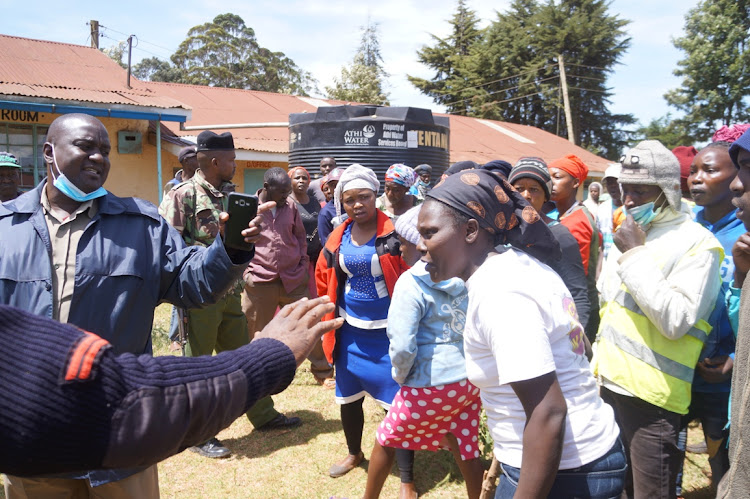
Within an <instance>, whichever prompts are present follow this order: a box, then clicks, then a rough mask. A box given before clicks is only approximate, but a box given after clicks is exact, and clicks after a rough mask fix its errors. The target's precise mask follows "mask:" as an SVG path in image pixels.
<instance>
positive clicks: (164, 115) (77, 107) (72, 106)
mask: <svg viewBox="0 0 750 499" xmlns="http://www.w3.org/2000/svg"><path fill="white" fill-rule="evenodd" d="M0 108H2V109H15V110H20V111H42V112H48V113H54V114H69V113H84V114H90V115H92V116H100V117H109V118H126V119H140V120H159V121H175V122H178V123H184V122H186V121H188V120H189V119H191V117H192V110H191V109H185V108H176V107H174V108H161V107H151V106H132V105H124V104H97V103H90V104H89V105H86V106H82V105H81V102H80V101H68V100H60V99H50V98H39V97H24V96H19V95H7V94H0Z"/></svg>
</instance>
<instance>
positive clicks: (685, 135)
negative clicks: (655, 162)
mask: <svg viewBox="0 0 750 499" xmlns="http://www.w3.org/2000/svg"><path fill="white" fill-rule="evenodd" d="M686 125H687V123H686V122H685V121H684V120H682V119H672V116H671V115H670V114H667V115H666V116H662V117H661V118H654V119H653V120H651V122H650V123H649V124H648V125H646V126H642V127H640V128H639V129H638V130H636V132H635V134H634V136H633V138H632V140H631V144H630V145H631V146H634V145H635V144H637V143H638V142H640V141H641V140H658V141H659V142H661V143H662V144H664V145H665V146H666V147H667V149H670V150H671V149H674V148H675V147H677V146H686V145H691V144H693V143H695V141H694V140H693V137H692V136H691V135H690V132H689V130H688V128H687V126H686Z"/></svg>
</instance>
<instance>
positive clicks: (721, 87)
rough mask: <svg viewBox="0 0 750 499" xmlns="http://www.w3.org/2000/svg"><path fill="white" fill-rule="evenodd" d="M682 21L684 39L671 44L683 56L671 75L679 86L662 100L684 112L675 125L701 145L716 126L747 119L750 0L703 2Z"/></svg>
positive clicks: (749, 87)
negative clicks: (677, 78) (681, 125)
mask: <svg viewBox="0 0 750 499" xmlns="http://www.w3.org/2000/svg"><path fill="white" fill-rule="evenodd" d="M685 20H686V22H685V36H682V37H680V38H677V39H675V40H674V42H673V43H674V45H675V47H677V48H679V49H681V50H683V51H685V58H684V59H682V60H681V61H679V62H678V63H677V64H678V66H679V68H678V69H676V70H675V71H674V74H675V75H677V76H681V77H683V79H682V86H681V87H680V88H677V89H674V90H671V91H669V92H668V93H667V94H666V95H665V96H664V97H665V98H666V99H667V102H669V104H670V105H672V106H674V107H675V108H677V109H680V110H682V111H685V113H686V115H685V116H684V118H682V119H681V121H682V122H684V123H685V124H686V127H687V129H688V132H689V134H690V136H691V137H692V138H693V139H694V140H696V141H701V140H706V139H708V138H709V137H710V136H711V134H712V133H713V131H714V130H715V129H716V128H718V127H720V126H721V125H729V124H731V123H735V122H739V121H748V120H750V109H748V99H747V96H748V95H749V94H750V45H748V41H747V39H748V36H749V35H750V1H749V0H703V1H701V2H700V3H698V5H697V6H696V7H695V8H693V9H691V10H690V11H689V12H688V14H687V16H686V18H685Z"/></svg>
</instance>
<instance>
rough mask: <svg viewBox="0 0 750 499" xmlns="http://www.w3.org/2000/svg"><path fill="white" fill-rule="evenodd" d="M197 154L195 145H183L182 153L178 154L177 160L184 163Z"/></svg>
mask: <svg viewBox="0 0 750 499" xmlns="http://www.w3.org/2000/svg"><path fill="white" fill-rule="evenodd" d="M195 154H196V152H195V146H187V147H183V148H182V150H180V154H178V155H177V161H179V162H180V163H182V162H183V161H185V160H186V159H188V158H194V157H195Z"/></svg>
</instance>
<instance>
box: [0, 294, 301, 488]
mask: <svg viewBox="0 0 750 499" xmlns="http://www.w3.org/2000/svg"><path fill="white" fill-rule="evenodd" d="M0 345H2V348H0V449H2V451H0V471H1V472H6V473H10V474H14V475H40V474H50V473H60V472H66V471H76V470H84V469H100V468H118V467H126V466H127V467H131V466H145V465H150V464H153V463H156V462H158V461H160V460H162V459H165V458H167V457H169V456H171V455H173V454H175V453H178V452H180V451H182V450H183V449H185V448H187V447H190V446H193V445H196V444H200V443H202V442H204V441H206V440H207V439H209V438H210V437H212V436H214V435H215V434H216V433H217V432H218V431H220V430H221V429H223V428H226V427H227V426H229V425H230V424H231V423H232V422H233V421H234V420H235V419H236V418H237V417H239V416H240V415H241V414H243V413H244V412H246V411H247V410H248V409H249V408H250V407H251V406H252V405H253V404H254V403H255V402H256V401H257V400H258V399H260V398H262V397H264V396H267V395H270V394H274V393H279V392H280V391H282V390H284V389H285V388H286V387H287V386H288V385H289V383H291V381H292V379H293V378H294V372H295V369H296V363H295V360H294V355H293V354H292V352H291V350H290V349H289V348H288V347H287V346H286V345H284V344H283V343H281V342H279V341H276V340H272V339H260V340H256V341H253V342H251V343H250V344H248V345H245V346H244V347H242V348H239V349H237V350H234V351H231V352H223V353H220V354H219V355H216V356H213V357H210V356H206V357H192V358H188V357H171V356H167V357H151V356H149V355H141V356H136V355H132V354H123V355H119V356H118V355H115V354H114V352H113V351H112V348H111V346H110V344H109V343H107V342H106V341H105V340H102V339H100V338H99V337H97V336H96V335H93V334H91V333H86V332H84V331H81V330H80V329H77V328H75V327H73V326H70V325H67V324H60V323H58V322H55V321H51V320H49V319H46V318H42V317H38V316H35V315H32V314H29V313H27V312H24V311H21V310H19V309H16V308H12V307H8V306H4V305H0Z"/></svg>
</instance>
